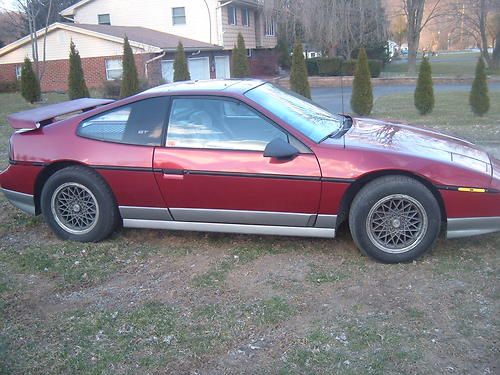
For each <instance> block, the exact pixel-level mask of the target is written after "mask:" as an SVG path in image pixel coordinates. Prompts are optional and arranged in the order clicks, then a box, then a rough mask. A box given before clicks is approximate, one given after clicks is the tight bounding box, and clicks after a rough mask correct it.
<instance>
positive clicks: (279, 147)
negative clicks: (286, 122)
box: [264, 138, 300, 159]
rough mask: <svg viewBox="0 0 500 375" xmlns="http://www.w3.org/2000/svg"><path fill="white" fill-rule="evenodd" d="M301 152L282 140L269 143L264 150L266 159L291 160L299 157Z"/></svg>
mask: <svg viewBox="0 0 500 375" xmlns="http://www.w3.org/2000/svg"><path fill="white" fill-rule="evenodd" d="M299 153H300V152H299V150H298V149H297V148H296V147H294V146H292V145H291V144H290V143H288V142H286V141H284V140H283V139H281V138H275V139H273V140H272V141H271V142H269V143H268V144H267V146H266V148H265V150H264V157H265V158H276V159H291V158H293V157H294V156H296V155H298V154H299Z"/></svg>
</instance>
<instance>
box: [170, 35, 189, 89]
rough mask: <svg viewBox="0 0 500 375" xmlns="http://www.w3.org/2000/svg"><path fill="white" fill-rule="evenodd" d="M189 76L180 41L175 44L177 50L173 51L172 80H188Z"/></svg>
mask: <svg viewBox="0 0 500 375" xmlns="http://www.w3.org/2000/svg"><path fill="white" fill-rule="evenodd" d="M190 79H191V76H190V75H189V68H188V64H187V60H186V55H185V53H184V46H183V45H182V43H181V42H179V44H178V45H177V52H176V53H175V60H174V82H178V81H189V80H190Z"/></svg>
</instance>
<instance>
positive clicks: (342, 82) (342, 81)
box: [340, 68, 344, 114]
mask: <svg viewBox="0 0 500 375" xmlns="http://www.w3.org/2000/svg"><path fill="white" fill-rule="evenodd" d="M341 69H342V68H341ZM340 100H341V103H342V112H341V113H342V114H344V73H343V72H342V70H341V71H340Z"/></svg>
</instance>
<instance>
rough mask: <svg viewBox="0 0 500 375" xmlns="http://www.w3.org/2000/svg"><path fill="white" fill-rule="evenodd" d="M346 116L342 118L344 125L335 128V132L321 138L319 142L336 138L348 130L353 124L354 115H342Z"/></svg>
mask: <svg viewBox="0 0 500 375" xmlns="http://www.w3.org/2000/svg"><path fill="white" fill-rule="evenodd" d="M342 116H344V119H343V120H342V126H341V127H340V128H339V129H337V130H335V131H334V132H331V133H330V134H328V135H326V136H325V137H323V138H321V139H320V140H319V142H318V143H322V142H323V141H325V140H327V139H328V138H335V137H336V136H338V135H339V134H341V133H343V132H344V131H346V130H348V129H350V128H351V126H352V117H351V116H349V115H342Z"/></svg>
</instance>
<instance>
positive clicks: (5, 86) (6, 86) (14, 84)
mask: <svg viewBox="0 0 500 375" xmlns="http://www.w3.org/2000/svg"><path fill="white" fill-rule="evenodd" d="M16 91H19V82H18V81H11V82H0V92H2V93H3V92H16Z"/></svg>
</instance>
